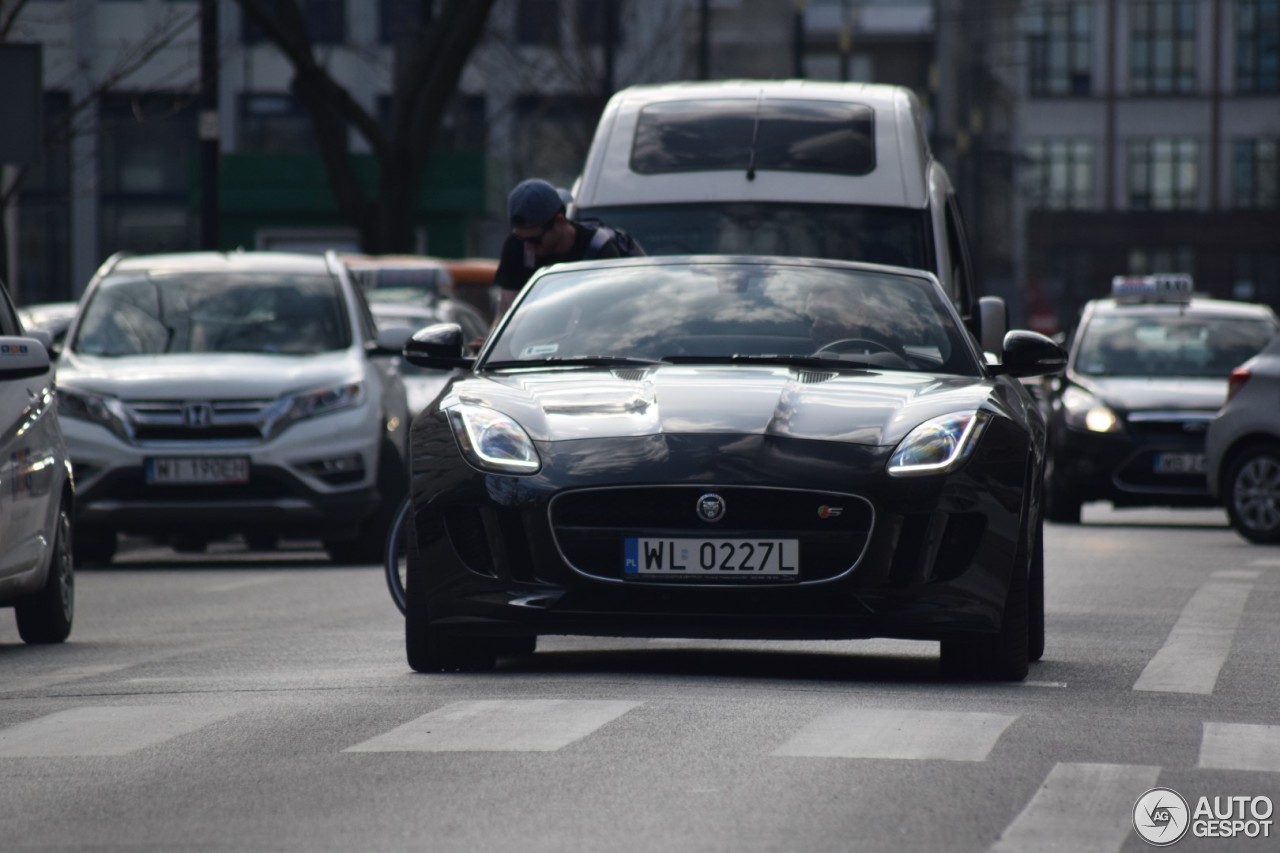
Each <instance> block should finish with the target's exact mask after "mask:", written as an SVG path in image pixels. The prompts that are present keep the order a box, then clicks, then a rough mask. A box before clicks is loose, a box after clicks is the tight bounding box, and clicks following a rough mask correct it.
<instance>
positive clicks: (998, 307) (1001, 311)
mask: <svg viewBox="0 0 1280 853" xmlns="http://www.w3.org/2000/svg"><path fill="white" fill-rule="evenodd" d="M1008 330H1009V309H1008V307H1007V306H1006V305H1005V304H1004V300H1003V299H1001V298H1000V297H999V296H983V297H981V298H979V299H978V331H979V333H980V335H981V336H980V337H979V338H978V342H979V343H981V344H982V351H983V352H991V353H998V352H1000V351H1001V349H1002V348H1003V345H1004V338H1005V332H1007V331H1008Z"/></svg>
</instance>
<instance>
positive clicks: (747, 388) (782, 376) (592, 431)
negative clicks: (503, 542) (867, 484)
mask: <svg viewBox="0 0 1280 853" xmlns="http://www.w3.org/2000/svg"><path fill="white" fill-rule="evenodd" d="M992 391H993V383H992V382H991V381H990V380H986V379H981V378H978V377H964V376H937V375H933V374H926V373H906V372H898V371H892V372H890V371H885V372H872V371H867V372H863V371H856V372H855V371H844V372H836V371H823V370H814V369H807V368H795V367H783V366H772V365H766V366H759V365H749V366H748V365H725V366H686V365H679V366H659V367H653V368H643V369H630V368H628V369H616V368H615V369H599V370H597V369H590V370H588V369H572V370H548V371H537V372H510V373H488V374H484V375H480V376H476V375H472V376H469V377H465V378H462V379H460V380H458V381H457V382H456V383H455V384H454V385H453V387H452V388H451V389H450V392H449V393H447V394H446V395H445V397H444V398H443V399H442V400H441V406H442V407H446V406H448V405H450V404H451V403H452V402H455V401H460V402H464V403H471V404H475V405H481V406H486V407H488V408H492V409H496V410H498V411H500V412H502V413H504V414H506V415H509V416H510V417H512V418H514V419H515V420H516V421H518V422H519V423H520V424H521V426H523V427H524V429H525V430H526V431H527V432H528V433H529V436H530V437H531V438H533V439H534V440H535V441H567V440H573V439H585V438H608V437H619V436H638V435H657V434H664V433H665V434H675V433H703V434H705V433H735V434H756V435H777V436H788V437H792V438H802V439H818V440H829V441H843V442H849V443H853V444H865V445H892V444H896V443H897V442H899V441H900V440H901V439H902V438H903V437H904V436H905V435H906V434H907V433H908V432H910V431H911V429H912V428H914V427H915V426H917V425H918V424H920V423H922V422H923V421H926V420H928V419H929V418H931V417H935V416H938V415H944V414H949V413H951V412H959V411H972V410H974V409H976V408H987V409H991V408H992V403H991V400H992Z"/></svg>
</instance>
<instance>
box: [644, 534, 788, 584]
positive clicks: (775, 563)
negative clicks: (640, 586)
mask: <svg viewBox="0 0 1280 853" xmlns="http://www.w3.org/2000/svg"><path fill="white" fill-rule="evenodd" d="M624 543H625V547H624V558H623V560H624V562H623V573H624V575H625V576H626V577H629V578H636V577H655V576H662V577H670V578H677V577H681V578H704V579H712V578H714V579H718V580H727V579H730V578H734V579H746V578H774V579H779V580H796V579H798V578H799V577H800V541H799V540H798V539H647V538H640V537H630V538H627V539H625V540H624Z"/></svg>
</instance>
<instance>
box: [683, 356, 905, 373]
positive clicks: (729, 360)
mask: <svg viewBox="0 0 1280 853" xmlns="http://www.w3.org/2000/svg"><path fill="white" fill-rule="evenodd" d="M663 361H667V362H670V363H671V364H780V365H783V366H785V367H826V368H835V369H842V370H866V369H868V368H876V369H880V365H877V364H873V363H872V362H869V361H864V360H860V359H859V360H854V359H849V358H835V357H832V356H826V357H823V356H816V355H796V354H787V353H762V354H758V355H668V356H665V357H664V358H663Z"/></svg>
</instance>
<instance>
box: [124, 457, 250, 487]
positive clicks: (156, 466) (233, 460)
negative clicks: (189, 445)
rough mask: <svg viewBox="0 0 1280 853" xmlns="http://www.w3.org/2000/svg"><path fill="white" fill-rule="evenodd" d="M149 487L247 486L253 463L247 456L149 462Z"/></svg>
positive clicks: (176, 458)
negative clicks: (182, 485) (198, 484)
mask: <svg viewBox="0 0 1280 853" xmlns="http://www.w3.org/2000/svg"><path fill="white" fill-rule="evenodd" d="M146 476H147V482H148V483H157V484H170V483H180V484H181V483H247V482H249V460H248V458H247V457H244V456H211V457H169V458H157V459H148V460H147V462H146Z"/></svg>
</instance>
